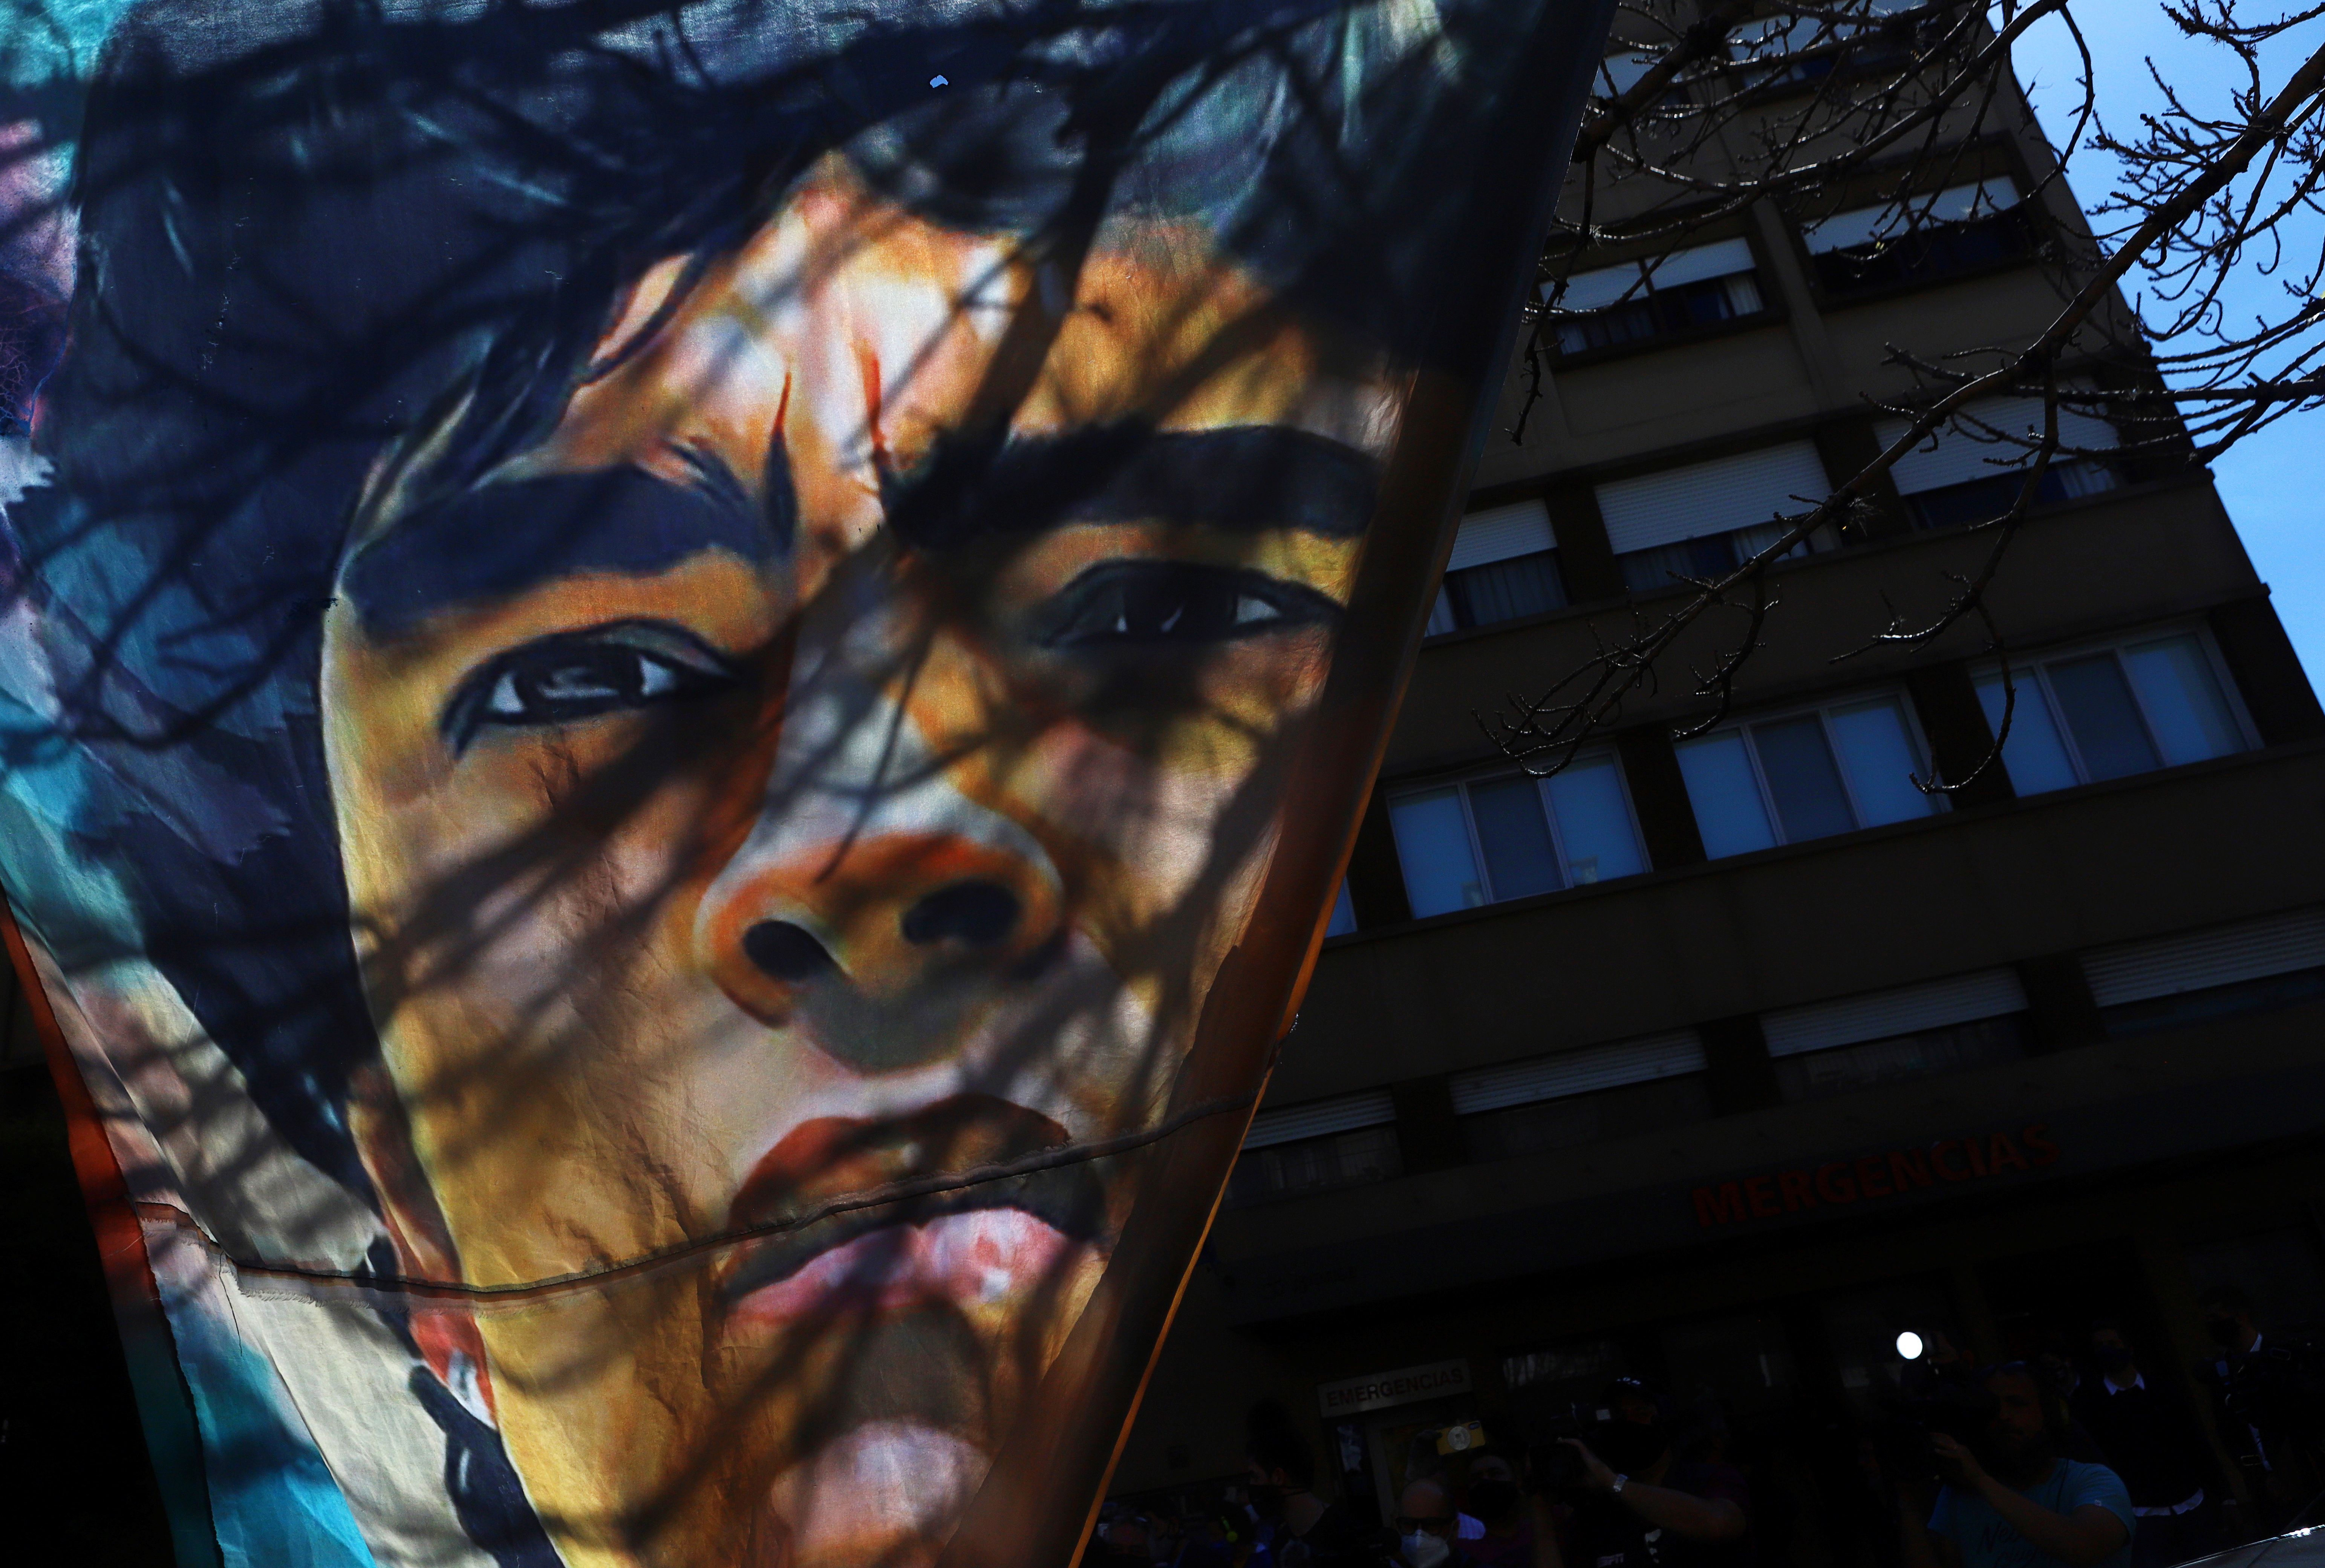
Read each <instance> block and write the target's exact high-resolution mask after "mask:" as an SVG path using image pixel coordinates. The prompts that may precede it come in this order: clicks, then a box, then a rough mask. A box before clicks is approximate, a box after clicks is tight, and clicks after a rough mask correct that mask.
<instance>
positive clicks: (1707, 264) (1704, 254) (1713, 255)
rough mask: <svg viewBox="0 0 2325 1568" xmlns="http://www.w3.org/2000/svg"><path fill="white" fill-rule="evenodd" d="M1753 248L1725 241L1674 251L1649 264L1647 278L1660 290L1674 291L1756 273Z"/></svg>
mask: <svg viewBox="0 0 2325 1568" xmlns="http://www.w3.org/2000/svg"><path fill="white" fill-rule="evenodd" d="M1756 267H1757V263H1755V262H1754V261H1753V259H1752V247H1751V246H1749V245H1747V244H1746V243H1745V242H1744V241H1743V240H1740V239H1723V240H1721V241H1719V242H1718V244H1717V245H1698V246H1689V247H1688V248H1687V249H1685V250H1675V251H1673V252H1672V253H1671V255H1667V256H1665V257H1663V260H1662V262H1661V263H1653V262H1650V263H1648V264H1647V271H1648V276H1649V277H1651V278H1653V280H1654V285H1655V287H1657V288H1659V289H1675V288H1677V287H1679V286H1680V285H1681V283H1701V282H1703V280H1704V279H1706V278H1724V277H1728V276H1729V275H1731V274H1736V273H1748V272H1752V271H1754V270H1755V268H1756Z"/></svg>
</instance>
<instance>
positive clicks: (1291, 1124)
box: [1243, 1089, 1396, 1149]
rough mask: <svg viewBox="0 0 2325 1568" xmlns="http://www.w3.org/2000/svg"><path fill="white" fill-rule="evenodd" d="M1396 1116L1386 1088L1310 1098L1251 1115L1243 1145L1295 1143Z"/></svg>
mask: <svg viewBox="0 0 2325 1568" xmlns="http://www.w3.org/2000/svg"><path fill="white" fill-rule="evenodd" d="M1395 1119H1396V1106H1395V1104H1394V1101H1392V1100H1391V1099H1389V1097H1388V1090H1385V1089H1381V1090H1373V1091H1372V1092H1371V1093H1369V1094H1346V1095H1342V1096H1340V1097H1339V1098H1338V1099H1318V1100H1311V1101H1310V1102H1309V1103H1308V1104H1306V1105H1295V1106H1291V1107H1289V1108H1287V1109H1283V1110H1263V1111H1261V1112H1260V1113H1259V1114H1258V1115H1257V1116H1255V1117H1254V1118H1251V1130H1250V1131H1249V1132H1247V1133H1246V1134H1245V1135H1244V1138H1243V1146H1244V1147H1246V1148H1247V1149H1264V1148H1266V1147H1267V1146H1270V1145H1272V1144H1289V1143H1297V1142H1298V1141H1299V1140H1300V1139H1301V1138H1320V1137H1325V1136H1327V1135H1329V1134H1331V1133H1341V1132H1354V1131H1355V1130H1356V1129H1357V1128H1358V1127H1378V1126H1379V1125H1380V1124H1381V1123H1383V1122H1385V1121H1394V1120H1395Z"/></svg>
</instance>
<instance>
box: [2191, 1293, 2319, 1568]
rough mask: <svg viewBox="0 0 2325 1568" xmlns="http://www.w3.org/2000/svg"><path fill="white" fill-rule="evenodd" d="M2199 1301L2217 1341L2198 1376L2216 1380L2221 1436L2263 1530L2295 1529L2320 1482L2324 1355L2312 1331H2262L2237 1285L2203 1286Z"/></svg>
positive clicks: (2214, 1396) (2215, 1413) (2214, 1394)
mask: <svg viewBox="0 0 2325 1568" xmlns="http://www.w3.org/2000/svg"><path fill="white" fill-rule="evenodd" d="M2198 1305H2199V1306H2200V1307H2201V1308H2202V1310H2203V1313H2204V1333H2205V1335H2206V1337H2207V1338H2209V1340H2210V1341H2212V1342H2213V1343H2214V1344H2215V1345H2217V1346H2218V1347H2219V1350H2218V1353H2217V1354H2216V1355H2215V1356H2213V1357H2212V1359H2209V1360H2207V1361H2204V1362H2202V1363H2200V1364H2199V1366H2198V1368H2197V1376H2198V1377H2199V1378H2201V1379H2202V1380H2203V1381H2204V1382H2205V1383H2206V1384H2208V1385H2209V1386H2210V1387H2211V1390H2212V1408H2213V1417H2214V1425H2215V1427H2216V1428H2217V1430H2218V1433H2219V1437H2220V1442H2221V1443H2222V1445H2223V1446H2225V1447H2226V1448H2227V1449H2228V1452H2229V1453H2230V1454H2231V1455H2233V1456H2234V1458H2235V1459H2236V1461H2237V1469H2238V1470H2239V1471H2242V1472H2243V1474H2244V1478H2245V1484H2246V1487H2247V1488H2248V1489H2250V1491H2251V1493H2252V1495H2253V1497H2254V1498H2255V1500H2256V1509H2257V1513H2258V1517H2257V1518H2256V1520H2255V1524H2256V1526H2257V1530H2258V1533H2260V1534H2263V1535H2274V1534H2275V1533H2277V1532H2278V1531H2280V1530H2284V1529H2289V1528H2291V1527H2292V1526H2293V1518H2294V1516H2295V1515H2296V1514H2297V1513H2298V1512H2299V1510H2300V1509H2301V1508H2302V1503H2303V1502H2304V1501H2305V1500H2306V1499H2307V1498H2309V1497H2310V1496H2311V1494H2313V1493H2314V1492H2315V1491H2316V1490H2317V1489H2318V1480H2317V1478H2318V1476H2319V1474H2320V1465H2319V1463H2318V1452H2317V1450H2318V1447H2319V1438H2320V1416H2325V1356H2320V1353H2319V1351H2318V1349H2317V1347H2316V1345H2315V1344H2314V1343H2312V1342H2311V1341H2310V1340H2309V1339H2308V1338H2307V1337H2306V1336H2303V1335H2301V1334H2297V1333H2293V1332H2288V1331H2284V1330H2282V1329H2272V1330H2271V1331H2269V1332H2267V1333H2265V1334H2264V1333H2263V1332H2262V1331H2261V1330H2260V1328H2259V1327H2258V1326H2257V1325H2256V1323H2255V1322H2253V1303H2252V1298H2251V1297H2250V1296H2248V1295H2246V1294H2245V1293H2244V1292H2243V1291H2241V1290H2238V1289H2237V1287H2236V1286H2234V1285H2220V1286H2218V1287H2216V1288H2214V1289H2212V1290H2209V1291H2207V1292H2205V1293H2204V1294H2203V1296H2202V1297H2201V1298H2200V1300H2199V1302H2198Z"/></svg>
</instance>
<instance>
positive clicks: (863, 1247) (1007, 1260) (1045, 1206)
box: [721, 1094, 1106, 1323]
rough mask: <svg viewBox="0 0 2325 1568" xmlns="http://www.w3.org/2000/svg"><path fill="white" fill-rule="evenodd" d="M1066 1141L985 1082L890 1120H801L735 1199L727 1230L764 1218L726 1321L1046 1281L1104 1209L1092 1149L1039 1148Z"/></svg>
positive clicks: (889, 1304)
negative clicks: (979, 1089)
mask: <svg viewBox="0 0 2325 1568" xmlns="http://www.w3.org/2000/svg"><path fill="white" fill-rule="evenodd" d="M1071 1141H1072V1140H1071V1138H1070V1135H1068V1133H1067V1132H1066V1130H1065V1128H1063V1127H1060V1126H1059V1125H1058V1124H1057V1123H1056V1122H1054V1121H1051V1119H1050V1118H1047V1117H1044V1116H1042V1115H1040V1114H1039V1113H1037V1112H1034V1111H1032V1110H1028V1109H1025V1108H1024V1107H1023V1106H1018V1105H1013V1104H1011V1103H1009V1102H1008V1101H1006V1100H1003V1099H996V1098H995V1097H993V1096H990V1095H983V1094H963V1095H955V1096H952V1097H951V1098H949V1099H943V1100H940V1101H938V1102H937V1103H936V1104H934V1105H931V1106H929V1107H927V1108H925V1109H922V1110H920V1111H918V1112H915V1113H914V1114H913V1115H912V1116H909V1117H904V1118H897V1119H894V1120H888V1121H878V1122H872V1121H859V1120H855V1119H852V1118H842V1117H825V1118H818V1119H817V1120H814V1121H811V1122H806V1123H803V1124H801V1126H799V1127H795V1128H793V1129H792V1131H791V1132H790V1133H789V1134H788V1135H786V1136H785V1137H783V1140H782V1141H781V1142H780V1143H778V1144H776V1145H775V1146H774V1147H773V1148H772V1149H770V1150H768V1151H767V1153H766V1155H764V1157H763V1158H762V1159H761V1160H760V1161H759V1163H758V1164H757V1165H756V1166H755V1167H754V1168H753V1170H752V1172H751V1174H750V1177H749V1178H748V1179H747V1180H746V1182H745V1183H744V1184H743V1188H742V1191H741V1192H737V1193H736V1197H735V1201H734V1203H733V1204H732V1206H731V1207H730V1208H729V1210H728V1214H727V1224H728V1228H729V1229H730V1230H755V1229H764V1230H767V1231H768V1232H769V1234H767V1235H766V1236H765V1237H764V1239H759V1240H756V1241H754V1242H752V1243H751V1244H750V1245H748V1246H746V1247H745V1248H740V1249H738V1251H737V1253H736V1257H735V1260H734V1262H733V1264H732V1265H731V1266H730V1267H729V1268H728V1270H727V1276H726V1278H725V1279H724V1280H723V1281H722V1282H721V1284H722V1291H721V1294H722V1296H723V1298H724V1301H725V1303H726V1306H727V1313H728V1316H729V1319H730V1321H734V1322H738V1323H742V1322H793V1321H797V1320H799V1319H801V1318H806V1317H811V1316H814V1315H819V1314H826V1313H834V1312H882V1311H898V1310H904V1309H907V1308H910V1307H912V1306H913V1305H917V1304H922V1303H926V1302H931V1301H941V1302H949V1303H950V1304H954V1305H956V1306H959V1307H961V1308H974V1307H975V1306H977V1305H978V1304H992V1303H996V1302H998V1301H1001V1300H1005V1299H1008V1298H1010V1297H1013V1296H1017V1295H1020V1294H1022V1293H1023V1292H1024V1291H1026V1290H1028V1289H1031V1288H1034V1287H1036V1286H1038V1285H1039V1284H1040V1283H1041V1282H1042V1279H1043V1278H1044V1277H1046V1276H1052V1275H1053V1274H1054V1272H1055V1271H1056V1270H1058V1269H1060V1268H1061V1267H1063V1266H1067V1265H1068V1264H1069V1262H1070V1257H1071V1255H1072V1254H1074V1253H1075V1252H1077V1251H1079V1247H1080V1246H1081V1245H1082V1244H1085V1243H1088V1242H1089V1241H1092V1240H1095V1239H1097V1238H1098V1235H1099V1233H1100V1229H1101V1224H1102V1220H1103V1219H1104V1215H1105V1206H1106V1193H1105V1187H1104V1184H1103V1183H1102V1181H1101V1179H1100V1178H1099V1176H1098V1173H1097V1172H1096V1171H1094V1170H1093V1169H1092V1168H1091V1164H1092V1162H1090V1161H1088V1160H1081V1159H1065V1160H1059V1161H1054V1162H1053V1161H1051V1159H1049V1158H1047V1157H1046V1156H1053V1155H1061V1154H1064V1153H1066V1152H1067V1151H1068V1150H1069V1148H1070V1145H1071ZM1029 1167H1030V1168H1029Z"/></svg>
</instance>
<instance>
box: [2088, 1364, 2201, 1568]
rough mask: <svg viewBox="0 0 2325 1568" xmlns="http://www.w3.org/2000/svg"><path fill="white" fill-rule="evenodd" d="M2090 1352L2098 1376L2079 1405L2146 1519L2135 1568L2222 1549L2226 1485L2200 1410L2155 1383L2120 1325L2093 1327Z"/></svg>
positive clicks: (2161, 1566)
mask: <svg viewBox="0 0 2325 1568" xmlns="http://www.w3.org/2000/svg"><path fill="white" fill-rule="evenodd" d="M2090 1349H2091V1359H2092V1360H2093V1362H2094V1363H2096V1364H2097V1366H2098V1377H2097V1378H2090V1379H2088V1380H2086V1381H2085V1382H2084V1383H2083V1384H2082V1385H2081V1387H2078V1388H2077V1389H2076V1390H2075V1396H2074V1398H2073V1400H2072V1401H2071V1403H2072V1406H2073V1409H2074V1413H2075V1418H2076V1419H2077V1420H2078V1421H2079V1422H2080V1423H2081V1424H2082V1425H2083V1427H2084V1428H2085V1429H2086V1430H2088V1431H2089V1433H2090V1434H2091V1435H2092V1437H2093V1438H2094V1439H2096V1440H2097V1441H2098V1445H2099V1450H2100V1452H2103V1453H2104V1454H2106V1455H2107V1468H2108V1469H2110V1470H2112V1471H2115V1472H2116V1473H2117V1475H2119V1476H2121V1477H2122V1478H2123V1484H2124V1486H2125V1488H2126V1489H2127V1490H2129V1491H2130V1493H2131V1510H2132V1513H2133V1514H2134V1515H2135V1516H2136V1517H2137V1520H2138V1528H2137V1530H2136V1532H2135V1534H2134V1536H2133V1539H2132V1547H2131V1560H2132V1568H2169V1565H2170V1564H2172V1563H2185V1562H2187V1561H2188V1560H2189V1559H2191V1558H2193V1557H2201V1556H2204V1555H2205V1554H2208V1553H2210V1552H2214V1551H2217V1550H2218V1548H2219V1546H2220V1545H2221V1543H2220V1527H2219V1500H2218V1499H2219V1495H2220V1488H2219V1484H2218V1478H2217V1477H2215V1476H2214V1475H2213V1474H2212V1471H2213V1466H2212V1463H2211V1461H2210V1460H2209V1457H2208V1455H2207V1453H2206V1451H2205V1444H2204V1440H2203V1437H2202V1435H2201V1433H2200V1431H2199V1430H2198V1428H2197V1425H2196V1418H2195V1414H2194V1412H2192V1411H2191V1410H2190V1409H2189V1408H2188V1406H2187V1405H2186V1404H2185V1403H2184V1402H2183V1401H2182V1400H2181V1398H2180V1396H2179V1393H2178V1391H2177V1390H2176V1389H2173V1388H2171V1387H2164V1386H2163V1382H2162V1380H2161V1379H2159V1380H2158V1381H2157V1382H2155V1383H2153V1384H2151V1383H2150V1382H2149V1381H2148V1379H2147V1378H2146V1376H2145V1375H2144V1373H2143V1372H2141V1370H2140V1369H2139V1363H2138V1361H2137V1359H2135V1357H2134V1356H2133V1354H2132V1350H2131V1343H2130V1341H2128V1340H2126V1339H2125V1338H2124V1334H2123V1330H2122V1328H2121V1327H2120V1326H2119V1325H2118V1324H2117V1323H2114V1322H2109V1321H2107V1320H2106V1319H2101V1320H2100V1321H2099V1322H2095V1323H2093V1324H2092V1325H2091V1333H2090Z"/></svg>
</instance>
